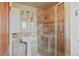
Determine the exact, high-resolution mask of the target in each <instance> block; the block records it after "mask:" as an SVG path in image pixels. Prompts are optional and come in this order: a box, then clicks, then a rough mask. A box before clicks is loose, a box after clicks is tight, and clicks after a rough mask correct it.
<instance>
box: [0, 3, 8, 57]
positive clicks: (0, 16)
mask: <svg viewBox="0 0 79 59" xmlns="http://www.w3.org/2000/svg"><path fill="white" fill-rule="evenodd" d="M8 47H9V3H7V2H1V3H0V55H2V56H6V55H9V54H8Z"/></svg>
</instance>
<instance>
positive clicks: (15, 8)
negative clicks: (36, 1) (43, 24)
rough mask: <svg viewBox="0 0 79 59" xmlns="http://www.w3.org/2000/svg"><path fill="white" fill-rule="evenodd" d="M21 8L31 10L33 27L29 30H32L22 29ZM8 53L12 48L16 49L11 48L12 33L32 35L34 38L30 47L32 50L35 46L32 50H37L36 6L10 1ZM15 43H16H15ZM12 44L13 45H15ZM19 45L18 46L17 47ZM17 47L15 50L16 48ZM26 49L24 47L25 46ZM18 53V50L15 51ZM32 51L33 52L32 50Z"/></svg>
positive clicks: (23, 35) (25, 35)
mask: <svg viewBox="0 0 79 59" xmlns="http://www.w3.org/2000/svg"><path fill="white" fill-rule="evenodd" d="M22 10H27V11H31V12H34V19H33V20H34V27H33V28H32V29H29V30H33V31H29V30H27V29H22V27H21V26H22V24H21V22H22V19H21V16H20V14H21V11H22ZM10 33H11V34H10V55H12V49H14V50H16V49H15V48H16V47H15V48H12V40H13V38H12V34H13V33H17V34H18V35H21V36H20V37H21V38H22V37H26V39H27V37H32V39H34V42H33V43H34V44H33V43H32V45H31V47H33V50H34V48H35V50H34V51H36V50H37V18H36V8H34V7H31V6H25V5H21V4H16V3H11V11H10ZM16 44H17V43H16ZM16 44H13V45H16ZM19 47H20V46H18V48H19ZM18 48H17V50H18ZM25 49H26V48H25ZM17 52H18V53H17V54H18V55H19V50H18V51H17ZM33 53H34V52H33Z"/></svg>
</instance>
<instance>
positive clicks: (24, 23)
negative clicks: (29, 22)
mask: <svg viewBox="0 0 79 59" xmlns="http://www.w3.org/2000/svg"><path fill="white" fill-rule="evenodd" d="M22 28H23V29H26V22H25V21H23V22H22Z"/></svg>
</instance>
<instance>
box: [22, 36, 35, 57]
mask: <svg viewBox="0 0 79 59" xmlns="http://www.w3.org/2000/svg"><path fill="white" fill-rule="evenodd" d="M33 40H35V39H34V38H33V37H32V36H29V37H22V41H23V42H26V43H27V56H31V51H32V50H31V43H32V41H33Z"/></svg>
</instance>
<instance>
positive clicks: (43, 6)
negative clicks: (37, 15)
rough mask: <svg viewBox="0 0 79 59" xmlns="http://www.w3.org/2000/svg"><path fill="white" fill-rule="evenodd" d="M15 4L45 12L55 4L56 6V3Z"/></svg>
mask: <svg viewBox="0 0 79 59" xmlns="http://www.w3.org/2000/svg"><path fill="white" fill-rule="evenodd" d="M17 3H19V4H23V5H27V6H32V7H36V8H39V9H43V10H47V9H49V8H51V7H52V6H54V5H55V4H57V3H58V2H17Z"/></svg>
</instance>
